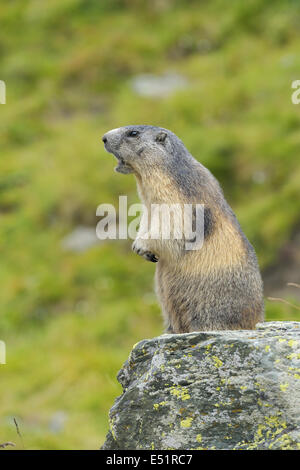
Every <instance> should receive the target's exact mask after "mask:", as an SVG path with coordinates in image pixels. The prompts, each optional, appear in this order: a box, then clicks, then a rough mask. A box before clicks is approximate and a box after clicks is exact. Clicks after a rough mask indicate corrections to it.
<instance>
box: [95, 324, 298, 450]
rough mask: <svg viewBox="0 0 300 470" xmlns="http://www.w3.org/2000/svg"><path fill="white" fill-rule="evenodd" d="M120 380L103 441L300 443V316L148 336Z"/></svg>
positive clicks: (157, 445)
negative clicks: (245, 325) (240, 326)
mask: <svg viewBox="0 0 300 470" xmlns="http://www.w3.org/2000/svg"><path fill="white" fill-rule="evenodd" d="M118 380H119V382H120V383H121V385H122V387H123V393H122V395H121V396H120V397H118V398H117V400H116V402H115V404H114V405H113V407H112V408H111V410H110V420H109V421H110V430H109V432H108V435H107V439H106V442H105V443H104V445H103V447H102V448H103V449H115V450H117V449H149V450H150V449H159V450H162V449H182V450H192V449H198V450H205V449H237V450H239V449H274V450H275V449H300V322H267V323H263V324H258V325H257V329H256V330H238V331H207V332H194V333H187V334H181V335H177V334H175V335H170V334H166V335H162V336H159V337H157V338H153V339H149V340H143V341H141V342H139V343H138V344H137V345H135V346H134V348H133V350H132V351H131V353H130V356H129V358H128V360H127V361H126V362H125V364H124V366H123V367H122V369H121V370H120V372H119V374H118Z"/></svg>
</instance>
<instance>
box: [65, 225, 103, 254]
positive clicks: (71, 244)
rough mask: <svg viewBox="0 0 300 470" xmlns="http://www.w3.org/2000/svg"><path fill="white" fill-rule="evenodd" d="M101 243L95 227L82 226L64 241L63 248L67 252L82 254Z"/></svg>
mask: <svg viewBox="0 0 300 470" xmlns="http://www.w3.org/2000/svg"><path fill="white" fill-rule="evenodd" d="M99 242H100V240H99V239H98V238H97V235H96V230H95V228H94V227H84V226H83V225H80V226H78V227H76V228H75V229H74V230H73V231H72V232H71V233H69V234H68V235H66V236H65V237H64V238H63V239H62V241H61V246H62V248H63V249H64V250H66V251H74V252H75V253H80V252H83V251H86V250H88V249H89V248H91V247H92V246H94V245H97V244H98V243H99Z"/></svg>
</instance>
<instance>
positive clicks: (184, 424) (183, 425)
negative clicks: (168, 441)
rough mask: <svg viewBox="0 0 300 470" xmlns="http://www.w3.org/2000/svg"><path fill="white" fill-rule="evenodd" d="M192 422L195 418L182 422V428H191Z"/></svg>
mask: <svg viewBox="0 0 300 470" xmlns="http://www.w3.org/2000/svg"><path fill="white" fill-rule="evenodd" d="M192 421H193V418H191V417H188V418H186V419H182V420H181V421H180V426H181V427H182V428H190V427H191V425H192Z"/></svg>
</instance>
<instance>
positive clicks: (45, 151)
mask: <svg viewBox="0 0 300 470" xmlns="http://www.w3.org/2000/svg"><path fill="white" fill-rule="evenodd" d="M299 20H300V7H299V3H298V2H296V1H288V0H281V1H279V0H274V1H273V2H269V1H267V0H248V1H247V2H241V1H238V0H231V1H230V2H226V4H225V2H222V1H220V0H212V1H211V2H203V1H192V0H189V1H183V0H182V1H179V0H178V1H171V0H154V1H151V2H150V1H146V0H140V1H138V0H89V1H88V2H87V1H83V0H52V1H51V2H48V3H47V5H46V4H44V3H43V2H40V1H38V0H22V1H21V0H13V1H10V2H2V4H1V6H0V24H1V28H0V61H1V62H0V64H1V68H0V73H1V76H0V79H1V80H4V81H5V82H6V85H7V104H6V105H4V106H1V107H0V113H1V120H0V134H1V157H0V217H1V225H0V241H1V244H0V250H1V265H0V282H1V315H0V339H2V340H5V342H6V345H7V365H5V366H0V368H1V383H2V386H1V392H0V443H1V442H4V441H8V440H9V441H13V442H15V443H16V444H17V447H18V448H22V442H20V438H19V436H18V435H17V433H16V429H15V426H14V424H13V417H15V418H16V419H17V422H18V424H19V427H20V432H21V433H22V436H23V441H24V446H25V447H26V448H35V449H47V448H51V449H80V448H81V449H83V448H85V449H86V448H98V447H99V446H100V444H101V442H102V441H103V440H104V437H105V433H106V431H107V412H108V409H109V408H110V406H111V405H112V403H113V400H114V398H115V397H116V396H117V395H118V394H119V393H120V387H119V385H118V384H117V382H116V379H115V375H116V373H117V371H118V369H119V368H120V366H121V364H122V362H123V361H124V360H125V359H126V358H127V356H128V353H129V351H130V349H131V347H132V345H133V344H134V343H136V342H137V341H139V340H140V339H142V338H145V337H153V336H155V335H157V334H160V333H161V332H162V320H161V316H160V308H159V306H158V305H157V303H156V299H155V296H154V293H153V273H154V267H153V266H152V265H151V263H146V262H144V261H143V260H142V259H140V258H139V257H137V256H135V255H134V254H133V253H132V252H131V248H130V247H131V242H130V241H114V242H109V243H102V244H100V245H98V246H95V247H93V248H91V249H89V250H87V251H85V252H82V253H72V252H68V251H65V250H63V248H62V245H61V240H62V238H63V237H64V236H65V235H66V234H68V233H70V232H71V231H72V230H73V229H74V228H76V227H77V226H78V225H88V226H96V223H97V218H96V216H95V212H96V208H97V206H98V204H100V203H102V202H106V203H113V204H116V205H117V203H118V196H119V195H120V194H128V195H129V200H130V202H137V201H138V198H137V195H136V189H135V182H134V178H133V177H132V176H129V177H125V176H123V175H119V174H116V173H115V172H114V171H113V168H114V166H115V161H114V159H113V158H112V157H111V156H109V155H108V154H106V153H105V152H104V149H103V146H102V143H101V141H100V138H101V136H102V134H103V133H104V132H105V131H107V130H109V129H111V128H115V127H119V126H122V125H126V124H140V123H144V124H153V125H159V126H163V127H166V128H169V129H171V130H173V131H174V132H175V133H176V134H177V135H179V136H180V137H181V138H182V139H183V140H184V142H185V144H186V145H187V147H188V148H189V150H190V151H191V152H192V153H193V155H194V156H195V157H196V158H198V159H199V160H200V161H201V162H202V163H203V164H204V165H206V166H207V167H208V168H209V169H210V170H211V171H212V172H213V173H214V174H215V175H216V176H217V178H218V179H219V180H220V182H221V184H222V186H223V188H224V191H225V194H226V197H227V199H228V201H229V202H230V204H231V205H232V206H233V208H234V210H235V211H236V213H237V215H238V218H239V219H240V222H241V224H242V227H243V228H244V231H245V232H246V234H247V236H248V237H249V239H250V241H251V242H252V243H253V245H254V246H255V248H256V250H257V253H258V257H259V262H260V265H261V267H262V268H266V267H268V266H270V265H271V264H272V263H274V262H276V259H277V255H278V251H279V249H280V247H281V246H282V245H283V243H284V242H285V241H286V240H288V238H289V237H290V235H291V234H292V233H293V231H294V230H295V227H296V226H297V224H298V223H299V209H300V198H299V180H300V160H299V145H300V133H299V124H300V115H299V109H300V108H299V107H298V108H297V106H295V105H292V103H291V92H292V90H291V82H292V81H293V80H295V79H299V78H300V77H299V73H300V72H299V70H300V56H299V54H298V52H299V49H300V36H299ZM165 72H175V73H178V74H180V75H182V76H184V77H185V78H186V79H187V80H188V82H189V87H188V88H186V89H184V90H181V91H178V92H176V93H174V94H172V95H169V96H166V97H162V98H144V97H141V96H138V95H137V94H135V93H134V91H133V90H132V87H131V85H130V80H131V79H132V77H134V76H135V75H137V74H140V73H154V74H158V75H159V74H163V73H165ZM291 281H293V279H291ZM267 319H268V320H271V319H276V320H279V319H282V320H292V319H299V312H298V313H297V311H296V310H293V309H292V308H291V307H288V306H286V305H280V304H274V303H272V304H271V303H268V302H267ZM57 413H63V414H64V416H65V422H64V425H63V426H61V429H57V426H55V425H53V419H54V420H55V416H58V415H57ZM51 423H52V424H51ZM58 427H59V426H58Z"/></svg>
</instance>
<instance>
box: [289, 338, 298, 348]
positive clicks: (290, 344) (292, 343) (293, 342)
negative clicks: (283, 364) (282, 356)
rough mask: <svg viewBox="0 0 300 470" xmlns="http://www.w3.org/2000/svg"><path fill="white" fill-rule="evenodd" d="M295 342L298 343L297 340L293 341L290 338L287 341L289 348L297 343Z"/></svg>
mask: <svg viewBox="0 0 300 470" xmlns="http://www.w3.org/2000/svg"><path fill="white" fill-rule="evenodd" d="M297 344H298V343H297V341H294V340H293V339H290V340H289V341H288V345H289V346H290V348H292V347H293V346H294V345H297Z"/></svg>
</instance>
